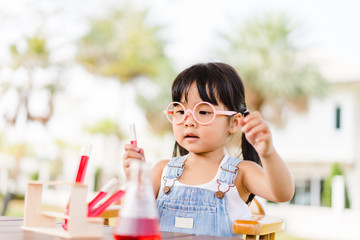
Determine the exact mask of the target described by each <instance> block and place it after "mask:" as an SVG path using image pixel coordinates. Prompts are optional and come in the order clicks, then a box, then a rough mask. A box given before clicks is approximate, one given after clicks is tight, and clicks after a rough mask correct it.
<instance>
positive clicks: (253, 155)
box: [240, 107, 262, 204]
mask: <svg viewBox="0 0 360 240" xmlns="http://www.w3.org/2000/svg"><path fill="white" fill-rule="evenodd" d="M240 112H241V114H242V115H243V117H246V116H247V115H248V114H249V111H248V110H247V109H246V108H245V107H241V108H240ZM241 149H242V155H243V159H244V160H250V161H253V162H256V163H257V164H259V165H260V166H262V164H261V160H260V157H259V154H258V153H257V152H256V150H255V148H254V147H253V146H252V145H251V144H250V143H249V142H248V140H247V139H246V137H245V134H243V135H242V136H241ZM254 197H255V194H253V193H250V195H249V197H248V199H247V200H246V204H250V203H251V201H252V200H253V199H254Z"/></svg>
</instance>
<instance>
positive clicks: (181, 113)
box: [175, 110, 185, 115]
mask: <svg viewBox="0 0 360 240" xmlns="http://www.w3.org/2000/svg"><path fill="white" fill-rule="evenodd" d="M184 113H185V111H184V110H178V111H175V114H177V115H183V114H184Z"/></svg>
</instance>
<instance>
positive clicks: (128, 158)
mask: <svg viewBox="0 0 360 240" xmlns="http://www.w3.org/2000/svg"><path fill="white" fill-rule="evenodd" d="M124 149H125V154H124V158H123V167H124V171H125V175H126V178H127V179H129V178H130V164H131V162H132V161H135V160H140V161H145V155H144V149H142V148H139V147H135V146H134V145H131V144H125V146H124Z"/></svg>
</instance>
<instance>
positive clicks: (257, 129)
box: [245, 124, 268, 137]
mask: <svg viewBox="0 0 360 240" xmlns="http://www.w3.org/2000/svg"><path fill="white" fill-rule="evenodd" d="M267 132H268V128H267V126H266V125H265V124H258V125H256V126H254V127H253V128H251V129H250V130H249V131H247V132H246V133H245V135H247V136H254V137H257V136H258V135H260V134H262V133H267Z"/></svg>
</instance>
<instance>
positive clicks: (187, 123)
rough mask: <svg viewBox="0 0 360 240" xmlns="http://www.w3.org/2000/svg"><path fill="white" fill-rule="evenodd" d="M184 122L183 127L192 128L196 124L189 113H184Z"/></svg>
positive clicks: (192, 115)
mask: <svg viewBox="0 0 360 240" xmlns="http://www.w3.org/2000/svg"><path fill="white" fill-rule="evenodd" d="M184 120H185V126H194V125H195V124H196V120H195V118H194V114H193V113H192V112H191V111H186V113H185V119H184Z"/></svg>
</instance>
